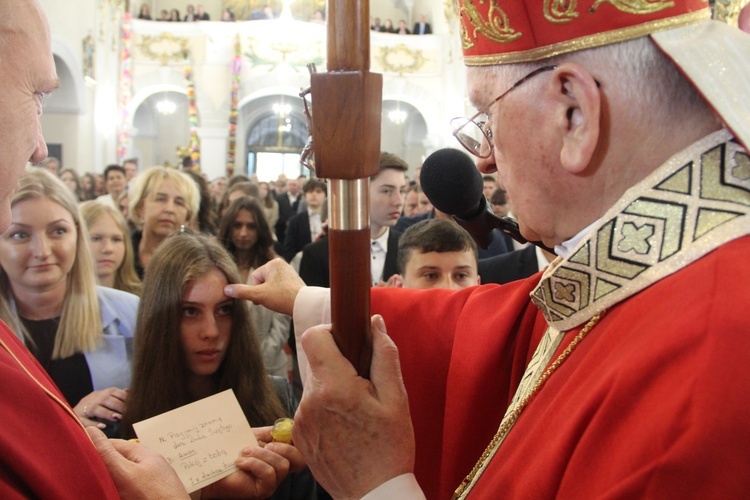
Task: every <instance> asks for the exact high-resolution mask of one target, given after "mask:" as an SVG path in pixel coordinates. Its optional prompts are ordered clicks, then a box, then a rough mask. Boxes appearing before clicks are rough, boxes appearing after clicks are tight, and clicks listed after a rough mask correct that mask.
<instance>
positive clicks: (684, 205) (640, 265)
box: [531, 130, 750, 331]
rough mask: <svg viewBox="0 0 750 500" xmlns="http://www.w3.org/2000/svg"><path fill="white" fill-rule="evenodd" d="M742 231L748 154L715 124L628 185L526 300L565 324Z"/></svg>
mask: <svg viewBox="0 0 750 500" xmlns="http://www.w3.org/2000/svg"><path fill="white" fill-rule="evenodd" d="M747 234H750V156H749V155H748V153H747V152H746V151H745V150H744V149H742V147H741V146H740V144H739V143H737V142H736V141H735V140H733V139H732V136H731V134H730V133H729V132H728V131H726V130H721V131H718V132H715V133H713V134H711V135H709V136H707V137H705V138H703V139H701V140H700V141H698V142H696V143H695V144H693V145H692V146H690V147H689V148H687V149H685V150H683V151H681V152H680V153H678V154H677V155H675V156H673V157H672V158H670V159H669V160H668V161H667V162H666V163H665V164H664V165H663V166H662V167H660V168H659V169H657V170H656V171H655V172H654V173H652V174H651V175H650V176H649V177H647V178H646V179H644V180H643V181H642V182H640V183H639V184H637V185H636V186H634V187H632V188H631V189H629V190H628V191H626V192H625V194H624V195H623V197H622V198H621V199H620V201H618V202H617V204H616V205H615V206H613V207H612V208H611V209H610V210H609V211H608V212H607V213H606V214H605V215H604V217H602V219H601V220H600V223H599V226H598V227H597V228H596V229H595V230H594V231H592V232H591V233H590V234H589V235H588V236H587V237H586V238H584V239H583V241H581V243H579V244H578V246H577V247H576V248H575V249H574V250H573V252H571V254H570V255H569V256H568V258H566V259H565V260H563V261H562V262H561V263H560V265H559V266H557V268H556V269H554V271H553V272H551V273H548V274H547V275H546V276H545V277H544V279H542V281H541V282H540V283H539V285H538V286H537V287H536V288H535V289H534V291H533V292H532V293H531V300H532V301H533V302H534V303H535V304H536V305H537V306H538V307H539V308H540V309H541V310H542V312H543V314H544V316H545V318H546V319H547V321H548V322H549V324H550V325H553V326H555V327H556V328H558V329H559V330H560V331H565V330H570V329H571V328H575V327H576V326H578V325H581V324H583V323H584V322H586V321H588V320H589V319H590V318H591V317H593V316H594V315H595V314H597V313H599V312H601V311H603V310H604V309H606V308H609V307H611V306H613V305H614V304H617V303H618V302H620V301H622V300H625V299H626V298H628V297H630V296H631V295H633V294H635V293H637V292H639V291H641V290H643V289H644V288H646V287H648V286H650V285H652V284H653V283H656V282H657V281H659V280H661V279H662V278H664V277H665V276H668V275H670V274H672V273H674V272H676V271H678V270H680V269H682V268H684V267H686V266H687V265H689V264H690V263H692V262H694V261H696V260H697V259H699V258H701V257H703V256H704V255H706V254H707V253H709V252H711V251H712V250H714V249H716V248H717V247H719V246H720V245H722V244H724V243H726V242H728V241H731V240H733V239H736V238H739V237H741V236H744V235H747Z"/></svg>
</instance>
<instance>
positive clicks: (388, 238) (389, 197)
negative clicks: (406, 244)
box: [299, 153, 408, 287]
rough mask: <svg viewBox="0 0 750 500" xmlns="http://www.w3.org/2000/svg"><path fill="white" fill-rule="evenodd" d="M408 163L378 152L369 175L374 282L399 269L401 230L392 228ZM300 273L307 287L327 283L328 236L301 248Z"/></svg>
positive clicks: (399, 205)
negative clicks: (377, 163)
mask: <svg viewBox="0 0 750 500" xmlns="http://www.w3.org/2000/svg"><path fill="white" fill-rule="evenodd" d="M407 168H408V165H407V163H406V162H405V161H404V160H402V159H401V158H399V157H398V156H396V155H394V154H391V153H381V154H380V170H379V171H378V173H377V174H375V175H373V176H372V177H370V238H371V247H370V255H371V256H372V260H371V274H372V282H373V285H378V284H380V283H381V282H383V281H387V280H388V278H390V277H391V276H392V275H394V274H396V273H397V272H398V268H397V266H396V255H397V251H398V238H399V236H400V235H401V233H397V232H395V231H393V230H392V229H391V228H392V227H393V226H395V225H396V221H397V220H398V218H399V216H400V215H401V210H403V208H404V192H405V190H406V170H407ZM299 275H300V277H301V278H302V279H303V280H304V282H305V283H307V284H308V285H310V286H323V287H329V286H330V279H329V265H328V238H322V239H320V240H319V241H317V242H315V243H313V244H311V245H308V246H307V247H305V248H304V250H303V251H302V261H301V262H300V267H299Z"/></svg>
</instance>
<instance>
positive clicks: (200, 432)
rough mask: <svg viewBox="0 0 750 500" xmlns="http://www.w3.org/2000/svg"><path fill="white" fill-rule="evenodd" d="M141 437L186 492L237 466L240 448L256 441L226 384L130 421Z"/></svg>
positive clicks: (222, 475)
mask: <svg viewBox="0 0 750 500" xmlns="http://www.w3.org/2000/svg"><path fill="white" fill-rule="evenodd" d="M133 429H134V430H135V433H136V434H137V435H138V439H140V441H141V443H143V445H145V446H146V447H147V448H150V449H151V450H154V451H157V452H159V453H161V454H162V455H163V456H164V458H166V459H167V462H169V464H170V465H171V466H172V468H173V469H174V470H175V471H176V472H177V475H178V476H179V477H180V480H181V481H182V484H183V485H184V486H185V489H187V491H188V493H192V492H193V491H196V490H198V489H200V488H203V487H205V486H208V485H209V484H211V483H214V482H216V481H218V480H219V479H221V478H223V477H226V476H228V475H229V474H231V473H232V472H234V471H236V470H238V469H237V467H236V466H235V465H234V461H235V459H236V458H237V457H238V456H239V455H240V450H242V448H244V447H246V446H252V445H257V444H258V441H257V440H256V439H255V435H254V434H253V431H252V429H251V428H250V424H249V423H248V422H247V419H246V418H245V414H244V413H242V408H240V404H239V402H237V398H236V397H235V395H234V392H232V390H231V389H227V390H226V391H224V392H220V393H219V394H215V395H213V396H210V397H207V398H205V399H201V400H200V401H196V402H195V403H190V404H188V405H185V406H182V407H180V408H177V409H175V410H172V411H168V412H166V413H162V414H161V415H157V416H155V417H151V418H149V419H146V420H143V421H141V422H138V423H135V424H133Z"/></svg>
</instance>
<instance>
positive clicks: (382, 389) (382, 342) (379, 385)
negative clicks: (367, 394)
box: [370, 314, 406, 401]
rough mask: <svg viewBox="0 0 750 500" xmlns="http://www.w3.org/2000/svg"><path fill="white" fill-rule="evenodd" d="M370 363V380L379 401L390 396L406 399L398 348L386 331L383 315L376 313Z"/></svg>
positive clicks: (373, 322)
mask: <svg viewBox="0 0 750 500" xmlns="http://www.w3.org/2000/svg"><path fill="white" fill-rule="evenodd" d="M371 331H372V363H371V365H370V381H371V382H372V385H373V386H374V388H375V390H376V392H377V397H378V399H380V400H381V401H384V400H388V399H390V398H391V397H396V398H398V399H401V398H402V397H403V399H404V400H406V389H405V387H404V380H403V377H402V376H401V363H400V362H399V358H398V348H397V347H396V344H395V343H394V342H393V340H391V338H390V337H389V336H388V333H386V328H385V321H383V317H382V316H380V315H379V314H376V315H375V316H373V317H372V323H371Z"/></svg>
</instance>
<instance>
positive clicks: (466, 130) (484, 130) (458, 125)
mask: <svg viewBox="0 0 750 500" xmlns="http://www.w3.org/2000/svg"><path fill="white" fill-rule="evenodd" d="M555 68H557V66H542V67H541V68H537V69H535V70H534V71H532V72H531V73H529V74H528V75H526V76H524V77H523V78H521V79H520V80H518V81H517V82H516V83H514V84H513V85H511V87H510V88H509V89H508V90H506V91H505V92H503V93H502V94H500V95H499V96H497V98H495V99H493V100H492V101H491V102H490V103H489V104H487V106H485V107H484V108H482V109H480V110H479V112H477V114H475V115H474V116H472V117H471V118H464V117H458V118H454V119H452V120H451V127H453V135H454V136H455V137H456V139H458V142H460V143H461V145H462V146H463V147H464V148H466V150H467V151H468V152H469V153H471V154H473V155H474V156H477V157H479V158H489V157H490V156H491V155H492V150H493V147H494V146H493V145H492V130H490V127H489V124H488V123H487V120H486V117H485V119H482V120H480V119H479V118H481V117H482V115H486V114H487V111H489V110H490V108H491V107H492V105H493V104H495V103H496V102H498V101H499V100H500V99H502V98H503V97H505V96H506V95H508V94H510V92H511V91H512V90H513V89H515V88H516V87H520V86H521V84H523V83H524V82H526V81H527V80H530V79H532V78H533V77H535V76H536V75H538V74H540V73H544V72H545V71H551V70H553V69H555ZM484 141H487V144H488V145H489V147H486V148H485V147H483V146H484Z"/></svg>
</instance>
